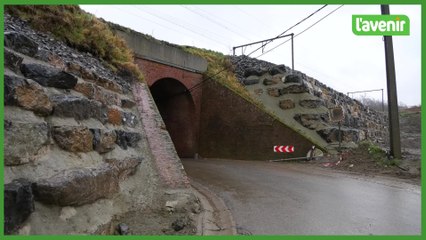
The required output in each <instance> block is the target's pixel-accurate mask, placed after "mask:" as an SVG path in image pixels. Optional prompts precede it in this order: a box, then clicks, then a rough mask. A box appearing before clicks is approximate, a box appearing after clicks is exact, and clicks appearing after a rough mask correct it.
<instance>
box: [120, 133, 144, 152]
mask: <svg viewBox="0 0 426 240" xmlns="http://www.w3.org/2000/svg"><path fill="white" fill-rule="evenodd" d="M116 133H117V141H116V143H117V145H118V146H120V147H121V148H122V149H127V147H136V146H137V144H138V142H139V141H140V140H141V138H142V137H141V135H140V133H137V132H127V131H123V130H116Z"/></svg>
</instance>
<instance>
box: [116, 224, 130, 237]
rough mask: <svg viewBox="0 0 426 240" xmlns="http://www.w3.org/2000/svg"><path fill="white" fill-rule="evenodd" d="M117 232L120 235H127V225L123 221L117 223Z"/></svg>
mask: <svg viewBox="0 0 426 240" xmlns="http://www.w3.org/2000/svg"><path fill="white" fill-rule="evenodd" d="M117 232H118V234H120V235H129V233H130V229H129V226H128V225H127V224H125V223H120V224H118V225H117Z"/></svg>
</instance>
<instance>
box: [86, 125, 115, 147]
mask: <svg viewBox="0 0 426 240" xmlns="http://www.w3.org/2000/svg"><path fill="white" fill-rule="evenodd" d="M90 131H91V132H92V134H93V149H94V150H95V151H97V152H98V153H107V152H109V151H112V150H114V148H115V142H116V141H117V134H116V133H115V131H114V130H104V129H90Z"/></svg>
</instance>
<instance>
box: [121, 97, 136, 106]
mask: <svg viewBox="0 0 426 240" xmlns="http://www.w3.org/2000/svg"><path fill="white" fill-rule="evenodd" d="M134 106H136V103H135V102H134V101H132V100H130V99H128V98H123V99H121V107H123V108H132V107H134Z"/></svg>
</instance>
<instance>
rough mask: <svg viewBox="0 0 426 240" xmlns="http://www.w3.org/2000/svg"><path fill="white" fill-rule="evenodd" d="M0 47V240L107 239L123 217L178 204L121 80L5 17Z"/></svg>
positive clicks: (126, 83) (95, 62)
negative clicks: (1, 66)
mask: <svg viewBox="0 0 426 240" xmlns="http://www.w3.org/2000/svg"><path fill="white" fill-rule="evenodd" d="M4 38H5V73H4V88H5V94H4V103H5V114H4V117H5V121H4V129H5V130H4V136H5V139H4V164H5V170H4V181H5V233H6V234H61V235H62V234H112V233H113V232H114V227H113V226H112V223H113V221H114V219H116V218H119V217H120V216H122V215H123V214H125V213H126V212H129V211H140V210H143V209H145V208H147V207H149V208H150V209H163V208H165V204H166V202H167V201H170V200H175V198H182V191H183V192H185V191H186V192H187V191H188V186H187V185H182V184H181V185H179V186H178V188H175V187H174V186H166V182H165V181H164V180H162V179H161V177H160V176H159V175H158V172H161V171H162V170H161V169H159V166H157V165H156V164H155V163H154V161H155V158H154V157H153V153H152V152H151V149H150V146H149V145H148V140H147V138H148V137H149V136H147V135H146V133H145V130H144V126H143V124H142V121H144V119H142V117H141V115H140V112H139V110H138V107H137V104H136V102H135V100H134V97H133V93H132V91H131V86H132V84H134V81H133V79H132V77H131V76H128V75H126V74H125V73H121V72H118V73H113V72H111V71H110V70H109V69H108V68H106V67H105V66H104V64H103V63H102V62H101V61H99V60H97V59H95V58H93V57H92V56H91V55H90V54H88V53H81V52H78V51H76V50H74V49H71V48H69V47H68V46H66V45H65V44H63V43H61V42H58V41H56V40H54V39H53V37H52V36H50V35H47V34H43V33H39V32H35V31H33V30H32V29H30V28H29V27H28V26H27V24H26V23H25V22H23V21H21V20H17V19H14V18H12V17H10V16H8V15H6V16H5V33H4ZM140 84H145V83H140ZM145 85H146V84H145ZM147 97H148V98H150V97H151V95H149V96H147ZM149 104H150V105H149V106H147V107H149V108H153V109H156V107H155V104H154V103H153V100H152V101H151V102H150V103H149ZM155 113H156V114H157V115H156V116H153V115H151V116H148V117H151V118H156V119H158V118H159V119H160V120H161V117H160V115H159V114H158V110H156V112H155ZM154 115H155V114H154ZM149 120H150V119H146V120H145V121H149ZM157 130H158V129H154V130H152V131H157ZM169 144H170V146H171V147H173V145H172V143H171V142H170V143H169ZM178 160H179V159H178V158H177V161H178ZM175 165H176V166H175ZM175 165H173V164H171V165H168V166H167V167H168V168H177V169H179V171H182V169H181V165H177V164H175ZM179 166H180V168H179ZM160 167H161V166H160ZM181 174H182V175H180V177H182V176H185V173H184V172H181ZM170 189H177V190H176V191H175V192H173V194H170ZM178 189H183V190H182V191H180V190H178ZM165 195H167V196H165ZM184 195H185V196H187V195H188V194H187V193H184ZM190 198H191V196H188V197H187V198H186V200H185V201H190V200H189V199H190ZM192 200H193V199H192ZM182 201H183V200H182ZM179 204H181V205H182V203H181V201H180V202H179ZM183 205H184V204H183Z"/></svg>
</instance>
